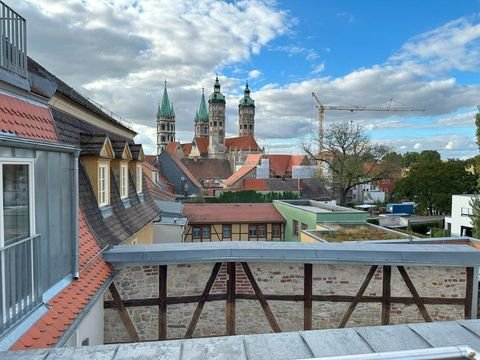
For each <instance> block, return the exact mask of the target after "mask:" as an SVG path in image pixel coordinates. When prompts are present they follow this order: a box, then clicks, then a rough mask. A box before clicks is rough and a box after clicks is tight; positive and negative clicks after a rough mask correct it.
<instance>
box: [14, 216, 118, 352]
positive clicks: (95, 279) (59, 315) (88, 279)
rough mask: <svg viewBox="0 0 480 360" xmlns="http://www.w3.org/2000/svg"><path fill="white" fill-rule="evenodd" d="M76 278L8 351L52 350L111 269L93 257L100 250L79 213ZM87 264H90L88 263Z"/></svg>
mask: <svg viewBox="0 0 480 360" xmlns="http://www.w3.org/2000/svg"><path fill="white" fill-rule="evenodd" d="M78 215H79V237H80V277H79V279H78V280H74V281H73V282H72V283H70V285H68V286H67V287H66V288H65V289H63V290H62V291H61V292H60V293H59V294H57V295H56V296H55V297H54V298H52V299H51V300H50V301H49V302H48V305H49V310H48V311H47V312H46V313H45V314H44V315H43V316H42V317H41V318H40V319H39V320H38V321H37V322H36V323H35V324H34V325H32V327H30V329H29V330H28V331H27V332H26V333H25V334H23V336H22V337H21V338H20V339H19V340H18V341H17V342H16V343H15V344H13V346H12V347H11V348H10V350H30V349H40V348H46V347H52V346H54V345H55V344H56V343H57V342H58V340H59V339H60V337H61V336H62V335H63V334H64V333H65V331H66V330H67V329H68V327H69V326H71V325H72V323H73V322H74V321H75V319H76V318H77V317H78V315H79V314H80V313H81V312H82V311H83V310H84V309H85V307H86V306H87V304H88V302H89V301H90V300H91V299H92V297H93V296H94V295H95V294H96V293H97V291H98V290H99V289H100V288H101V287H102V285H103V284H104V283H105V282H106V281H107V279H108V277H109V276H110V274H111V272H112V269H111V268H110V265H108V264H107V263H106V262H105V260H103V257H102V256H98V257H96V258H95V256H96V255H97V254H98V253H99V252H100V247H99V246H98V244H97V242H96V241H95V239H94V237H93V235H92V232H91V231H90V228H89V227H88V225H87V223H86V221H85V217H84V214H83V212H82V211H81V210H79V214H78ZM89 261H90V262H89Z"/></svg>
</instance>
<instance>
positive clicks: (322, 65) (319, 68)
mask: <svg viewBox="0 0 480 360" xmlns="http://www.w3.org/2000/svg"><path fill="white" fill-rule="evenodd" d="M323 70H325V63H320V64H317V65H315V66H314V67H313V69H312V74H319V73H321V72H322V71H323Z"/></svg>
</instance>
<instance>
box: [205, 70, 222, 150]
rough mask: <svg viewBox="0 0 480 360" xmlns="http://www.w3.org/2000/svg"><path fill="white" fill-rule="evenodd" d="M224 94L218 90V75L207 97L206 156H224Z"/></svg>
mask: <svg viewBox="0 0 480 360" xmlns="http://www.w3.org/2000/svg"><path fill="white" fill-rule="evenodd" d="M225 104H226V102H225V96H223V94H222V93H221V92H220V82H219V81H218V76H217V77H216V79H215V85H214V86H213V93H212V94H211V95H210V96H209V98H208V157H210V158H217V159H221V158H224V157H225Z"/></svg>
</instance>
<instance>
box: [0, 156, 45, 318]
mask: <svg viewBox="0 0 480 360" xmlns="http://www.w3.org/2000/svg"><path fill="white" fill-rule="evenodd" d="M3 165H27V166H28V195H29V196H28V215H29V219H28V220H29V225H30V233H29V237H30V238H31V237H32V236H34V235H35V234H36V229H35V186H34V184H35V179H34V159H28V158H2V157H0V249H1V248H3V247H4V246H5V227H4V220H3ZM0 257H1V263H2V266H1V268H0V276H1V279H2V288H1V290H2V294H1V296H2V297H5V296H6V289H5V252H4V251H1V252H0ZM33 257H34V254H33V244H32V247H31V259H32V261H33ZM34 275H35V274H34V266H33V264H32V273H31V279H32V294H34V292H35V285H36V284H35V283H34V280H35V276H34ZM2 304H3V314H6V313H7V308H6V301H5V298H3V299H2ZM0 321H5V318H4V319H0Z"/></svg>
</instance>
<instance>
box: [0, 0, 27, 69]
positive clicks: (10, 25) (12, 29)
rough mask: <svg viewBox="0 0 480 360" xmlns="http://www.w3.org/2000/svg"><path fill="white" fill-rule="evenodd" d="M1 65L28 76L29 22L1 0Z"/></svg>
mask: <svg viewBox="0 0 480 360" xmlns="http://www.w3.org/2000/svg"><path fill="white" fill-rule="evenodd" d="M0 66H1V67H3V68H5V69H8V70H10V71H12V72H14V73H16V74H18V75H20V76H22V77H24V78H26V77H27V22H26V21H25V19H24V18H23V17H21V16H20V15H19V14H17V13H16V12H15V11H13V10H12V9H11V8H10V7H8V6H7V5H5V3H3V1H0Z"/></svg>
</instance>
